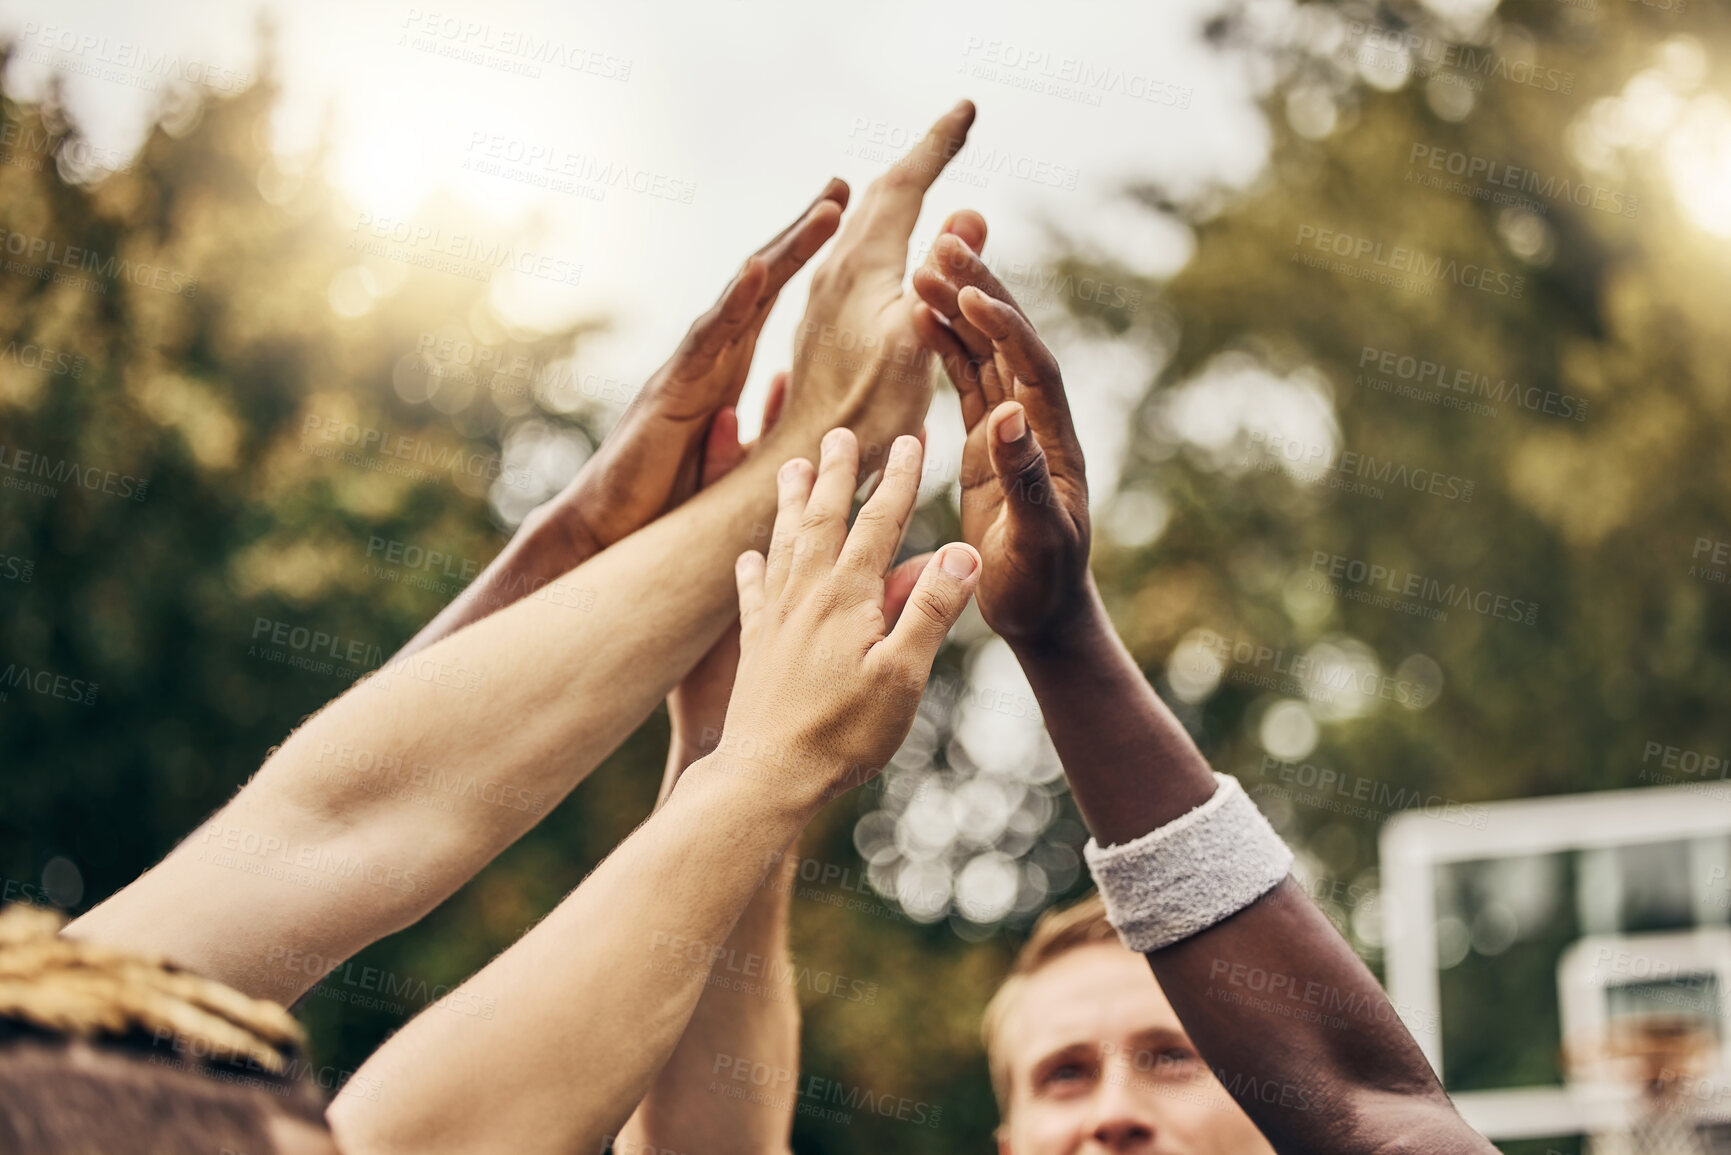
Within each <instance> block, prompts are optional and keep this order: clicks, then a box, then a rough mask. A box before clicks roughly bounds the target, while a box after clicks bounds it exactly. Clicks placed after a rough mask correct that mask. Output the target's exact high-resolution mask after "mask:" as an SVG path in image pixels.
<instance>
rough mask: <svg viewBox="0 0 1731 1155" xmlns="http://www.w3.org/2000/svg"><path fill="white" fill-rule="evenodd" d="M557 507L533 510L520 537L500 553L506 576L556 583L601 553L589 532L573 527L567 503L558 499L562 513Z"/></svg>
mask: <svg viewBox="0 0 1731 1155" xmlns="http://www.w3.org/2000/svg"><path fill="white" fill-rule="evenodd" d="M553 504H555V503H549V504H548V505H543V506H541V507H539V508H537V509H534V510H531V511H530V513H529V516H528V517H526V518H524V519H523V524H522V526H521V527H520V528H519V529H518V530H517V533H516V536H514V537H512V538H511V540H510V541H509V542H508V543H506V545H505V548H504V549H503V550H501V551H500V553H499V564H500V570H501V571H502V573H503V574H506V575H509V576H511V577H514V578H519V577H521V578H529V579H531V580H540V581H552V580H553V579H554V578H556V577H559V576H560V575H562V574H564V573H566V572H567V571H569V570H572V569H575V568H576V567H577V566H579V565H581V564H582V563H583V562H585V561H587V560H588V559H589V558H590V557H591V556H593V555H594V554H595V553H597V552H599V551H597V550H596V549H595V548H594V547H593V546H592V545H590V544H589V543H588V534H587V531H586V530H583V529H582V528H581V527H580V526H573V525H572V524H570V523H571V521H572V517H571V515H570V511H569V509H568V508H564V507H565V506H566V502H565V501H563V500H560V499H556V504H558V505H559V506H560V507H561V508H559V509H554V508H552V507H551V506H552V505H553Z"/></svg>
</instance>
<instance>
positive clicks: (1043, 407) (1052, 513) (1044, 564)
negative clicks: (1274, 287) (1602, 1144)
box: [915, 237, 1494, 1155]
mask: <svg viewBox="0 0 1731 1155" xmlns="http://www.w3.org/2000/svg"><path fill="white" fill-rule="evenodd" d="M915 285H916V287H917V288H918V289H919V291H920V293H921V296H922V298H923V300H924V301H925V302H927V305H928V309H929V311H925V312H922V313H921V314H920V317H919V324H920V327H921V332H922V334H923V335H924V336H925V338H926V339H927V340H928V341H929V342H930V343H931V344H932V345H933V346H934V347H935V348H936V349H937V350H938V351H939V353H940V355H942V356H943V358H944V361H945V366H946V368H947V369H948V370H949V372H950V374H951V377H952V379H953V380H954V381H955V384H956V387H957V389H958V391H959V392H960V394H961V398H962V412H963V416H964V419H965V420H966V422H967V424H968V439H967V448H966V450H965V453H964V458H963V476H962V486H963V490H962V532H963V536H964V537H965V538H966V540H968V541H970V542H972V543H974V544H976V545H977V546H978V547H979V549H980V553H981V556H982V558H983V563H984V573H983V575H982V578H981V584H980V588H979V591H978V598H979V604H980V611H981V613H982V614H983V615H984V616H985V619H986V621H987V623H988V624H990V625H991V626H992V627H993V628H994V629H995V630H997V631H998V633H999V634H1000V635H1002V636H1003V637H1004V639H1005V640H1006V641H1007V642H1008V643H1009V644H1010V646H1011V647H1012V649H1013V650H1014V651H1015V653H1016V655H1017V657H1018V659H1019V660H1020V661H1021V664H1022V668H1023V670H1024V671H1026V673H1027V675H1028V679H1029V682H1030V683H1031V684H1032V686H1033V689H1034V693H1035V695H1036V697H1037V698H1038V699H1039V702H1040V708H1041V711H1042V713H1043V714H1044V716H1045V720H1046V726H1047V729H1048V730H1049V731H1050V733H1051V735H1052V741H1053V743H1054V744H1055V745H1056V747H1057V750H1058V753H1059V756H1060V757H1061V758H1062V760H1063V763H1064V769H1065V773H1066V775H1067V777H1068V778H1069V781H1070V787H1071V790H1072V792H1073V793H1074V795H1075V798H1076V802H1077V805H1078V806H1079V807H1080V809H1081V811H1082V815H1083V818H1084V819H1085V820H1086V821H1087V823H1088V827H1089V830H1090V831H1091V832H1092V833H1093V835H1094V837H1095V839H1096V840H1097V841H1098V842H1099V843H1100V844H1101V845H1103V846H1110V845H1114V844H1122V843H1127V842H1131V841H1133V840H1136V839H1139V838H1141V837H1143V836H1144V835H1147V834H1149V833H1150V832H1152V831H1154V830H1156V829H1157V828H1160V827H1162V826H1165V825H1166V824H1167V823H1169V822H1171V821H1173V820H1174V819H1176V818H1179V817H1181V816H1182V815H1184V814H1186V813H1188V812H1190V811H1192V810H1194V809H1195V808H1196V807H1198V806H1200V805H1201V804H1202V803H1204V802H1206V801H1208V800H1209V798H1211V797H1212V796H1213V795H1214V793H1215V789H1216V784H1215V780H1214V778H1213V775H1212V773H1211V771H1210V770H1209V767H1208V763H1207V762H1206V761H1205V760H1204V759H1203V757H1202V755H1201V752H1200V751H1198V750H1197V749H1196V746H1195V744H1194V743H1193V742H1191V740H1190V738H1189V735H1188V734H1186V733H1185V731H1184V728H1183V726H1182V725H1180V723H1179V722H1178V720H1177V719H1176V718H1175V717H1174V716H1173V714H1172V712H1171V711H1170V710H1169V709H1167V707H1166V705H1165V703H1164V702H1162V701H1161V700H1160V698H1159V696H1158V695H1157V694H1155V693H1154V691H1153V689H1152V688H1151V687H1150V686H1149V685H1148V682H1147V680H1146V679H1145V678H1144V677H1143V676H1142V672H1141V670H1140V669H1138V668H1137V666H1136V663H1135V660H1134V659H1133V658H1132V657H1131V655H1130V653H1129V651H1128V650H1126V649H1125V647H1124V645H1123V643H1122V642H1121V641H1120V640H1119V638H1118V636H1117V634H1116V632H1115V631H1114V630H1113V628H1112V624H1111V622H1110V621H1109V620H1108V618H1107V616H1106V612H1105V609H1104V607H1103V605H1102V604H1101V601H1100V597H1099V594H1098V592H1097V591H1096V589H1095V587H1094V584H1093V579H1092V577H1091V575H1090V573H1089V569H1088V547H1089V526H1088V490H1087V481H1086V477H1085V474H1084V468H1083V462H1082V455H1081V451H1080V447H1079V445H1078V444H1077V441H1076V435H1075V431H1074V428H1073V426H1072V424H1071V421H1070V412H1069V405H1068V402H1067V401H1066V399H1065V395H1064V385H1063V381H1062V379H1061V377H1060V375H1059V372H1058V365H1057V363H1056V361H1054V360H1053V358H1052V356H1051V354H1050V352H1049V351H1048V350H1047V349H1046V347H1045V346H1044V344H1043V343H1042V342H1041V341H1040V339H1039V337H1038V336H1037V335H1036V333H1035V332H1034V329H1033V327H1032V325H1031V324H1030V323H1029V321H1028V319H1027V318H1026V316H1024V315H1023V314H1022V312H1021V311H1020V309H1019V308H1018V307H1016V305H1015V302H1014V300H1013V299H1012V298H1011V297H1010V295H1009V293H1008V292H1006V291H1005V290H1004V288H1003V286H1002V285H1001V284H999V283H998V282H997V280H996V279H995V278H994V277H993V276H992V274H991V273H990V272H989V271H988V270H987V269H986V268H985V266H984V265H983V264H982V263H981V262H980V261H979V259H978V258H977V256H975V254H974V253H973V252H972V251H970V250H969V248H968V246H966V245H965V244H963V243H961V242H960V240H959V239H958V238H956V237H942V238H939V241H938V243H937V244H936V245H934V247H933V252H932V256H931V258H930V260H929V261H928V262H927V264H926V265H925V266H924V267H923V268H922V269H921V270H920V272H919V273H917V274H916V275H915ZM1150 881H1151V882H1152V881H1157V880H1150ZM1148 962H1149V965H1150V966H1151V967H1152V968H1153V970H1154V973H1155V975H1156V976H1157V977H1158V978H1159V980H1160V986H1161V989H1162V990H1164V991H1165V993H1166V996H1167V997H1168V998H1169V999H1170V1000H1171V1003H1172V1006H1173V1008H1174V1010H1176V1011H1177V1012H1178V1016H1179V1018H1180V1019H1181V1020H1182V1022H1183V1024H1184V1027H1185V1030H1186V1031H1187V1032H1188V1033H1189V1035H1190V1038H1191V1040H1192V1042H1194V1043H1195V1045H1196V1047H1197V1049H1198V1050H1199V1051H1200V1053H1201V1054H1202V1056H1203V1057H1204V1058H1205V1059H1206V1060H1207V1061H1208V1062H1209V1064H1210V1065H1211V1066H1213V1067H1217V1068H1224V1069H1227V1070H1231V1071H1234V1072H1241V1073H1243V1074H1244V1075H1246V1076H1249V1077H1250V1081H1249V1082H1248V1083H1244V1082H1240V1083H1238V1084H1237V1087H1238V1088H1244V1087H1246V1086H1248V1087H1249V1088H1250V1089H1252V1090H1253V1089H1254V1088H1255V1087H1256V1086H1257V1085H1258V1084H1261V1085H1267V1084H1269V1083H1271V1082H1272V1084H1273V1085H1276V1086H1295V1087H1302V1088H1306V1089H1307V1090H1308V1091H1309V1092H1310V1095H1309V1097H1308V1098H1305V1099H1303V1100H1302V1102H1304V1103H1306V1104H1312V1105H1313V1104H1318V1103H1320V1104H1324V1105H1325V1109H1323V1110H1303V1111H1300V1110H1296V1109H1293V1108H1290V1107H1287V1106H1283V1105H1282V1104H1283V1103H1284V1102H1286V1101H1287V1100H1286V1099H1282V1100H1281V1101H1279V1102H1275V1103H1267V1102H1264V1101H1262V1099H1261V1098H1260V1097H1258V1096H1256V1095H1254V1094H1243V1093H1241V1094H1240V1096H1239V1105H1240V1106H1241V1107H1242V1108H1243V1109H1244V1111H1245V1112H1246V1113H1247V1114H1248V1115H1249V1116H1250V1117H1251V1119H1252V1120H1254V1121H1255V1123H1256V1125H1257V1126H1258V1127H1259V1128H1260V1129H1261V1130H1262V1132H1263V1133H1264V1134H1265V1135H1266V1136H1267V1137H1268V1139H1269V1141H1270V1142H1271V1143H1272V1144H1273V1145H1274V1147H1275V1148H1276V1149H1277V1150H1279V1151H1281V1152H1283V1153H1297V1152H1307V1153H1308V1152H1315V1153H1318V1155H1321V1153H1327V1155H1353V1153H1361V1155H1368V1153H1370V1152H1382V1151H1392V1150H1401V1151H1426V1152H1430V1151H1437V1152H1441V1151H1472V1152H1490V1151H1492V1150H1494V1148H1492V1147H1491V1146H1490V1144H1489V1143H1487V1142H1486V1141H1485V1140H1484V1139H1483V1138H1482V1137H1480V1136H1479V1135H1478V1134H1476V1133H1475V1132H1474V1131H1472V1129H1471V1128H1469V1127H1468V1126H1467V1125H1466V1123H1465V1122H1464V1121H1462V1120H1461V1118H1460V1116H1459V1115H1458V1114H1457V1113H1456V1112H1455V1110H1454V1107H1453V1105H1452V1104H1451V1103H1450V1102H1449V1101H1448V1098H1447V1096H1445V1095H1444V1093H1443V1091H1442V1088H1441V1087H1440V1086H1439V1085H1438V1083H1437V1080H1436V1077H1435V1075H1434V1074H1433V1073H1432V1071H1431V1069H1430V1066H1429V1064H1428V1063H1427V1062H1426V1061H1425V1058H1424V1056H1423V1054H1422V1053H1421V1052H1420V1051H1419V1048H1418V1046H1417V1044H1416V1043H1414V1042H1413V1040H1412V1037H1411V1036H1410V1035H1409V1034H1408V1033H1407V1031H1406V1028H1405V1027H1404V1026H1403V1025H1402V1024H1401V1022H1400V1019H1399V1018H1398V1017H1397V1016H1396V1015H1395V1013H1394V1010H1393V1007H1392V1006H1391V1005H1390V1004H1389V1001H1388V998H1387V996H1386V995H1385V994H1384V993H1383V990H1382V988H1381V987H1380V986H1379V985H1378V984H1377V981H1376V979H1375V977H1374V976H1373V975H1372V974H1371V973H1370V971H1369V970H1368V969H1367V968H1366V967H1365V966H1364V964H1363V963H1362V962H1361V961H1359V959H1358V957H1357V956H1356V955H1355V954H1354V953H1353V952H1352V950H1351V948H1350V947H1348V945H1347V944H1346V942H1345V941H1344V940H1343V939H1342V938H1341V937H1340V935H1339V934H1338V933H1336V931H1335V929H1334V927H1333V926H1332V924H1330V923H1329V921H1328V919H1327V918H1326V917H1325V916H1324V915H1323V914H1322V912H1321V911H1320V910H1318V909H1317V907H1316V906H1315V904H1313V903H1312V902H1311V901H1310V900H1309V898H1308V897H1307V896H1306V895H1305V894H1304V893H1303V891H1302V890H1301V889H1300V888H1299V887H1298V886H1297V885H1295V884H1294V883H1293V882H1292V880H1291V879H1290V878H1288V879H1287V880H1286V881H1285V882H1282V883H1280V884H1278V885H1277V886H1276V887H1275V888H1274V889H1273V890H1271V891H1269V892H1268V893H1267V894H1265V895H1264V896H1263V897H1262V898H1260V899H1258V900H1256V901H1255V902H1253V903H1252V904H1251V905H1249V906H1248V907H1245V908H1244V909H1243V910H1240V911H1239V912H1238V913H1237V914H1235V915H1232V916H1231V917H1229V918H1227V919H1225V921H1222V922H1219V923H1216V924H1215V925H1214V926H1212V927H1209V928H1208V929H1206V930H1203V931H1201V932H1200V933H1197V934H1194V935H1192V936H1191V937H1189V938H1186V939H1183V940H1182V941H1179V942H1177V943H1175V944H1173V945H1171V946H1168V947H1165V948H1164V949H1161V950H1157V951H1152V952H1150V953H1149V954H1148ZM1252 968H1261V969H1262V971H1264V972H1265V973H1267V974H1272V975H1279V976H1284V978H1285V980H1286V983H1287V984H1288V985H1289V987H1290V988H1291V989H1296V990H1298V991H1301V992H1322V993H1323V994H1324V995H1326V996H1327V998H1328V1005H1329V1006H1330V1007H1351V1008H1357V1009H1356V1011H1355V1012H1351V1013H1349V1014H1348V1015H1347V1016H1345V1017H1346V1018H1347V1022H1348V1025H1347V1026H1346V1027H1344V1028H1343V1027H1340V1026H1338V1025H1335V1024H1337V1023H1338V1019H1339V1016H1336V1015H1332V1014H1330V1015H1322V1014H1318V1015H1314V1016H1309V1017H1306V1016H1301V1015H1292V1016H1290V1017H1287V1016H1284V1015H1281V1014H1279V1013H1278V1011H1279V1010H1285V1009H1287V1008H1284V1007H1281V1008H1275V1009H1271V1010H1256V1009H1252V1008H1250V1007H1248V1006H1245V1005H1243V1004H1242V1003H1240V1002H1237V1001H1235V1000H1231V999H1229V998H1222V997H1220V996H1221V995H1223V994H1225V993H1227V991H1228V990H1229V987H1228V985H1227V984H1228V983H1229V982H1230V981H1231V976H1233V975H1243V974H1245V973H1248V971H1249V970H1250V969H1252ZM1300 1005H1304V1004H1300ZM1331 1019H1333V1020H1335V1022H1334V1023H1331V1022H1330V1020H1331Z"/></svg>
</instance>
